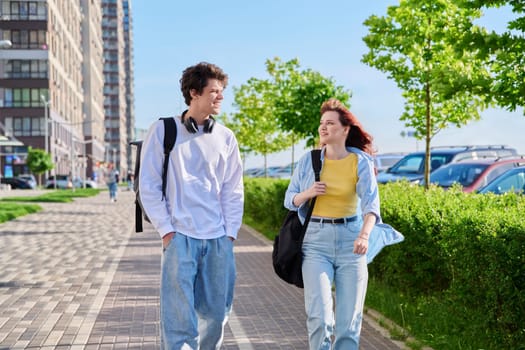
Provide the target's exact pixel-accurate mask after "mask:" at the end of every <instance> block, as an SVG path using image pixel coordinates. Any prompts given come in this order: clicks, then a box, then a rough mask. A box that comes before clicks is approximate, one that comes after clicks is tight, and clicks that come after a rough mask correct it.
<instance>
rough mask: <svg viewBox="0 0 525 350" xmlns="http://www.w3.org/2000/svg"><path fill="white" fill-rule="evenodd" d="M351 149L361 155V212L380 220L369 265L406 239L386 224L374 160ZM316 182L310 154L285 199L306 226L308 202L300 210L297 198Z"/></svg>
mask: <svg viewBox="0 0 525 350" xmlns="http://www.w3.org/2000/svg"><path fill="white" fill-rule="evenodd" d="M347 150H348V151H349V152H351V153H355V154H357V176H358V180H357V188H356V192H357V196H358V197H359V200H360V209H361V213H363V214H367V213H373V214H374V215H375V216H376V218H377V219H376V224H375V226H374V228H373V229H372V232H370V236H369V240H368V250H367V252H366V258H367V263H371V262H372V260H374V258H375V257H376V256H377V254H379V252H380V251H381V250H382V249H383V248H384V247H386V246H389V245H392V244H397V243H400V242H402V241H403V240H404V239H405V237H404V236H403V235H402V234H401V233H400V232H399V231H397V230H396V229H394V228H393V227H392V226H390V225H387V224H384V223H382V220H381V215H380V211H379V191H378V188H377V181H376V175H375V172H374V162H373V159H372V157H371V156H370V155H369V154H368V153H365V152H363V151H361V150H360V149H358V148H354V147H348V148H347ZM323 162H324V148H323V150H322V152H321V163H323ZM321 169H322V167H321ZM314 181H315V175H314V172H313V169H312V156H311V154H310V152H308V153H307V154H305V155H304V156H303V157H302V158H301V159H300V160H299V163H298V164H297V166H296V168H295V170H294V173H293V176H292V179H291V180H290V184H289V185H288V189H287V190H286V195H285V197H284V206H285V207H286V208H287V209H289V210H298V214H299V219H300V220H301V222H302V223H304V220H305V218H306V214H307V213H308V201H306V202H304V203H303V204H302V205H301V206H300V207H299V208H298V207H297V206H295V205H294V204H293V198H294V197H295V195H296V194H298V193H300V192H303V191H305V190H306V189H308V188H310V186H312V184H313V183H314Z"/></svg>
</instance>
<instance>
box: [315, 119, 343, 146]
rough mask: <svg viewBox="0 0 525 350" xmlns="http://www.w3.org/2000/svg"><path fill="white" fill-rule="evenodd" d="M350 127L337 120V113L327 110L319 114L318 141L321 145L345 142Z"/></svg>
mask: <svg viewBox="0 0 525 350" xmlns="http://www.w3.org/2000/svg"><path fill="white" fill-rule="evenodd" d="M348 130H350V127H348V126H343V124H341V121H340V120H339V113H337V112H336V111H327V112H325V113H323V115H322V116H321V122H320V124H319V129H318V131H319V141H320V142H321V144H323V145H327V144H337V143H341V142H342V143H345V140H346V135H348Z"/></svg>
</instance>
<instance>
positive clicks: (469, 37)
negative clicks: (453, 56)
mask: <svg viewBox="0 0 525 350" xmlns="http://www.w3.org/2000/svg"><path fill="white" fill-rule="evenodd" d="M465 2H466V6H470V7H472V8H475V9H478V10H482V9H483V8H493V7H501V6H505V5H506V6H510V7H511V8H512V11H513V13H514V14H515V15H516V18H514V19H512V20H510V21H509V23H508V25H507V30H506V31H505V32H503V33H501V34H497V33H496V32H494V31H491V32H473V33H466V37H465V42H463V43H461V44H462V45H461V46H462V47H465V46H466V47H468V48H470V49H471V50H472V51H474V52H477V53H478V54H479V55H480V57H482V58H484V59H489V60H490V63H491V64H490V69H491V71H492V74H493V77H494V79H493V84H492V85H491V89H490V91H489V94H490V96H491V97H492V98H493V99H494V100H495V101H496V103H497V104H498V105H499V106H500V107H503V108H506V109H508V110H510V111H515V110H516V109H517V107H525V69H523V67H525V35H524V32H525V15H524V14H525V4H524V2H523V0H466V1H465ZM523 113H524V114H525V109H524V110H523Z"/></svg>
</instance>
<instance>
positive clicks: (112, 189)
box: [108, 182, 117, 199]
mask: <svg viewBox="0 0 525 350" xmlns="http://www.w3.org/2000/svg"><path fill="white" fill-rule="evenodd" d="M108 189H109V199H117V183H116V182H112V183H109V184H108Z"/></svg>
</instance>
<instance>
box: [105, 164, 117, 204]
mask: <svg viewBox="0 0 525 350" xmlns="http://www.w3.org/2000/svg"><path fill="white" fill-rule="evenodd" d="M104 179H105V181H106V185H107V186H108V190H109V200H110V201H111V202H116V201H117V189H118V182H119V172H118V170H117V169H115V168H114V165H113V163H109V164H108V167H107V169H106V171H105V174H104Z"/></svg>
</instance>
